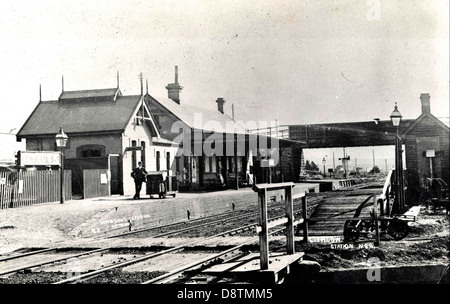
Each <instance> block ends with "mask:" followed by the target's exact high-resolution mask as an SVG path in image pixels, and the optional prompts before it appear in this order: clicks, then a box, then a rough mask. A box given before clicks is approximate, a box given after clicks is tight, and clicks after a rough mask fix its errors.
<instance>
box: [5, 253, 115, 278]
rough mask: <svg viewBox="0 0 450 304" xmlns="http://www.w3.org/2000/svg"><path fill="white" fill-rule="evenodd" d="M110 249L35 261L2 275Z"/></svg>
mask: <svg viewBox="0 0 450 304" xmlns="http://www.w3.org/2000/svg"><path fill="white" fill-rule="evenodd" d="M109 250H110V248H103V249H95V250H91V251H86V252H83V253H77V254H74V255H70V256H67V257H64V258H58V259H55V260H50V261H46V262H40V263H35V264H31V265H27V266H22V267H20V268H15V269H13V270H8V271H5V272H1V273H0V275H5V274H10V273H14V272H18V271H21V270H25V269H29V268H36V267H40V266H44V265H47V264H52V263H57V262H61V261H64V260H68V259H71V258H77V257H80V256H83V255H90V254H93V253H99V252H103V251H109Z"/></svg>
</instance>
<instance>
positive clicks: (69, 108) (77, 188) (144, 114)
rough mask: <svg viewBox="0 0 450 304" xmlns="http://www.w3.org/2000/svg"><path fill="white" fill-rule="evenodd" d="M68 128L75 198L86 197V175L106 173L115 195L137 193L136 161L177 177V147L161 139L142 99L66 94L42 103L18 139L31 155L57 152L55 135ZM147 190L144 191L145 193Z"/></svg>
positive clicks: (67, 160)
mask: <svg viewBox="0 0 450 304" xmlns="http://www.w3.org/2000/svg"><path fill="white" fill-rule="evenodd" d="M60 127H63V129H64V132H65V133H66V134H67V135H68V137H69V140H68V143H67V146H66V149H65V154H64V164H65V167H66V169H68V170H71V171H72V191H73V194H75V195H77V194H81V195H82V194H83V189H84V184H83V170H85V169H106V170H107V172H108V181H109V183H110V194H127V195H130V194H133V193H134V182H133V180H132V178H131V177H130V173H131V171H132V169H133V168H135V167H136V166H137V162H138V161H141V162H142V163H143V165H144V167H145V168H146V169H147V170H148V171H156V170H165V171H166V173H168V174H169V175H172V172H171V170H172V164H173V163H174V158H175V152H176V148H173V147H172V143H171V142H170V141H168V140H165V139H163V138H162V137H161V135H160V132H159V129H158V127H157V125H156V124H155V121H154V118H153V116H152V114H151V112H150V110H149V109H148V107H147V105H146V103H145V102H144V96H143V85H142V79H141V95H130V96H124V95H122V93H121V91H120V89H119V75H117V87H116V88H110V89H96V90H78V91H66V90H64V80H63V89H62V93H61V94H60V96H59V98H58V99H57V100H51V101H43V100H39V103H38V105H37V106H36V108H35V109H34V111H33V112H32V113H31V115H30V117H29V118H28V119H27V120H26V122H25V123H24V125H23V126H22V128H21V129H20V131H19V132H18V134H17V139H23V138H25V139H26V150H31V151H57V147H56V143H55V135H56V134H57V133H58V132H59V128H60ZM142 191H145V190H142Z"/></svg>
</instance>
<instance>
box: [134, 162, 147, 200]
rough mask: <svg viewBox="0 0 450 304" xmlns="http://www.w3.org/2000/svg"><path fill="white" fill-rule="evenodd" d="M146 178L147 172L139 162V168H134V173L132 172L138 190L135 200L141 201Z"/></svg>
mask: <svg viewBox="0 0 450 304" xmlns="http://www.w3.org/2000/svg"><path fill="white" fill-rule="evenodd" d="M146 176H147V171H145V169H144V168H142V163H141V162H138V167H137V168H134V169H133V172H131V177H132V178H133V179H134V186H135V188H136V193H135V194H134V196H133V199H140V192H141V188H142V183H143V182H144V181H145V177H146Z"/></svg>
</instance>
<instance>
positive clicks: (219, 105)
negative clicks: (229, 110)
mask: <svg viewBox="0 0 450 304" xmlns="http://www.w3.org/2000/svg"><path fill="white" fill-rule="evenodd" d="M216 102H217V110H219V112H220V113H222V114H223V104H224V103H225V102H226V101H225V99H223V98H217V100H216Z"/></svg>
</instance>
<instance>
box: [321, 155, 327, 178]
mask: <svg viewBox="0 0 450 304" xmlns="http://www.w3.org/2000/svg"><path fill="white" fill-rule="evenodd" d="M326 163H327V161H326V159H325V157H324V158H323V159H322V164H323V177H326V176H327V174H326V173H325V164H326Z"/></svg>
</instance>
